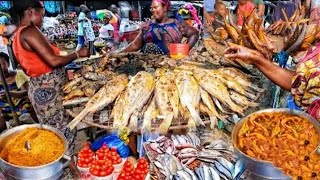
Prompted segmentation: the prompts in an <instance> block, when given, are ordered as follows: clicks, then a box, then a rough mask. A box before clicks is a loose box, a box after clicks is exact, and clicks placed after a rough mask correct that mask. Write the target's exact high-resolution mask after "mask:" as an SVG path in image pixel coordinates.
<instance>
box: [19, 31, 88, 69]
mask: <svg viewBox="0 0 320 180" xmlns="http://www.w3.org/2000/svg"><path fill="white" fill-rule="evenodd" d="M20 42H21V44H22V46H23V47H24V48H25V49H27V50H28V49H32V50H34V51H35V52H36V53H37V54H39V56H40V57H41V58H42V59H43V60H44V61H45V63H46V64H48V65H49V66H51V67H59V66H64V65H66V64H68V63H70V62H71V61H73V60H75V59H76V58H77V54H76V53H71V54H69V55H67V56H59V55H55V53H54V51H53V49H52V48H51V47H50V44H49V42H48V41H47V40H46V38H45V37H44V36H43V35H42V33H41V32H40V30H39V29H38V28H37V27H35V26H30V27H27V28H26V29H24V30H23V31H22V32H21V37H20ZM79 55H80V57H85V56H88V55H89V53H88V51H87V49H82V50H80V51H79Z"/></svg>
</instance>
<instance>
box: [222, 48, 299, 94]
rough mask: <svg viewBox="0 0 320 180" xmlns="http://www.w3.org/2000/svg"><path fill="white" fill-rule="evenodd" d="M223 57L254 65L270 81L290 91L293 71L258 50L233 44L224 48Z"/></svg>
mask: <svg viewBox="0 0 320 180" xmlns="http://www.w3.org/2000/svg"><path fill="white" fill-rule="evenodd" d="M225 57H226V58H229V59H241V60H242V61H244V62H246V63H248V64H252V65H254V66H256V67H257V68H258V69H259V70H260V71H261V72H262V73H263V74H264V75H265V76H266V77H267V78H268V79H270V80H271V81H272V82H274V83H275V84H277V85H278V86H280V87H281V88H283V89H285V90H287V91H290V89H291V81H292V78H293V75H294V72H293V71H289V70H287V69H283V68H281V67H279V66H277V65H276V64H274V63H272V62H271V61H269V60H268V59H265V58H264V57H263V55H262V54H261V53H260V52H258V51H256V50H251V49H249V48H246V47H243V46H239V45H233V46H231V47H229V48H228V49H227V50H226V52H225Z"/></svg>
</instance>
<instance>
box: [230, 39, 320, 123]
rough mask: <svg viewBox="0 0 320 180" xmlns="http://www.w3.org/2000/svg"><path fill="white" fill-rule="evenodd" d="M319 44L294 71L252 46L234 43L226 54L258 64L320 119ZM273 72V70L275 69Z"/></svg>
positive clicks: (301, 104) (305, 108) (295, 99)
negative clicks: (273, 60)
mask: <svg viewBox="0 0 320 180" xmlns="http://www.w3.org/2000/svg"><path fill="white" fill-rule="evenodd" d="M319 55H320V46H318V47H317V48H316V49H315V50H313V51H312V52H310V53H309V54H308V55H307V56H305V57H304V58H303V59H302V60H301V61H300V62H299V63H298V65H297V69H296V71H290V70H287V69H284V68H281V67H280V66H277V65H276V64H274V63H273V62H272V61H270V60H268V59H266V58H264V56H263V55H262V54H261V53H260V52H258V51H256V50H252V49H248V48H246V47H243V46H239V45H234V46H232V47H229V48H228V49H227V50H226V52H225V57H226V58H230V59H237V58H238V59H241V60H243V61H244V62H246V63H248V64H252V65H254V66H255V67H257V68H258V69H259V70H260V71H261V72H262V73H263V74H264V75H265V76H266V77H267V78H269V79H270V80H271V81H273V82H274V83H275V84H277V85H278V86H280V87H281V88H283V89H285V90H287V91H291V93H292V95H293V98H294V101H295V103H296V105H297V106H299V107H300V109H301V110H303V111H306V112H308V113H309V114H310V115H311V116H313V117H314V118H316V119H317V120H318V121H320V56H319ZM275 72H276V73H275Z"/></svg>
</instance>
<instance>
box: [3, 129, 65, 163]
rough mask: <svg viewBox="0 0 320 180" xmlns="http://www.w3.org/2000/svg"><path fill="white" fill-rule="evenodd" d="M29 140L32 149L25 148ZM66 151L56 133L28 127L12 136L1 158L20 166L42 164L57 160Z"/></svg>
mask: <svg viewBox="0 0 320 180" xmlns="http://www.w3.org/2000/svg"><path fill="white" fill-rule="evenodd" d="M26 141H29V142H30V146H31V149H30V150H27V149H26V148H25V142H26ZM64 151H65V146H64V144H63V141H62V140H61V139H60V137H58V136H57V135H56V134H55V133H53V132H51V131H49V130H45V129H39V128H36V127H34V128H27V129H25V130H23V131H21V132H19V133H18V134H17V135H15V136H14V137H13V138H11V139H10V140H9V141H8V142H6V144H5V145H4V148H3V149H2V151H1V158H2V159H3V160H5V161H7V162H9V163H11V164H15V165H18V166H26V167H32V166H41V165H45V164H48V163H51V162H53V161H55V160H57V159H58V158H59V157H60V156H61V155H62V154H63V153H64Z"/></svg>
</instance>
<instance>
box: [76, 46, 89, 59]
mask: <svg viewBox="0 0 320 180" xmlns="http://www.w3.org/2000/svg"><path fill="white" fill-rule="evenodd" d="M78 54H79V57H89V56H90V51H89V48H81V49H80V50H79V51H78Z"/></svg>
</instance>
